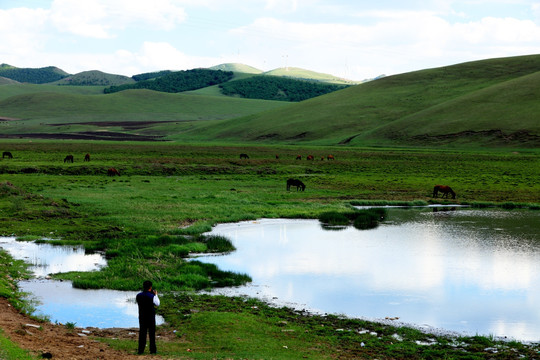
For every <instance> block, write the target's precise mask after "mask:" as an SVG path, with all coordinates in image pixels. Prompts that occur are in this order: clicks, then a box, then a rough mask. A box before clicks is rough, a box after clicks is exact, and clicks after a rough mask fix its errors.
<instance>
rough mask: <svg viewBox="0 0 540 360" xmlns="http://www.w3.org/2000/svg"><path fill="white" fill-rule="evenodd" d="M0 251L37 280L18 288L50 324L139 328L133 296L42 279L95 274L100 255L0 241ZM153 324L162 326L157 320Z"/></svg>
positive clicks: (78, 249) (99, 265) (7, 239)
mask: <svg viewBox="0 0 540 360" xmlns="http://www.w3.org/2000/svg"><path fill="white" fill-rule="evenodd" d="M0 247H2V248H4V249H5V250H6V251H7V252H8V253H9V254H10V255H11V256H12V257H14V258H15V259H21V260H25V261H26V262H28V263H30V264H31V265H32V266H31V268H30V269H31V270H32V272H33V273H34V275H36V276H38V277H41V279H34V280H30V281H20V282H19V284H18V285H19V287H20V288H21V290H22V291H24V292H28V293H30V294H31V298H32V299H35V300H37V301H38V304H37V305H36V309H37V313H38V314H42V315H46V316H47V317H48V318H49V319H50V320H51V321H52V322H59V323H63V324H65V323H68V322H71V323H75V324H76V325H77V326H78V327H97V328H110V327H123V328H126V327H138V326H139V320H138V310H137V304H136V303H135V295H136V294H137V293H136V292H133V291H115V290H104V289H103V290H82V289H76V288H73V287H72V285H71V282H70V281H52V280H45V279H43V277H45V276H47V275H48V274H52V273H58V272H68V271H94V270H98V269H99V268H101V267H102V266H105V265H106V264H107V263H106V260H105V258H104V257H103V256H102V255H99V254H85V253H84V249H83V248H82V247H73V246H53V245H50V244H36V243H34V242H21V241H15V238H0ZM156 321H157V323H158V324H162V323H163V322H164V321H163V318H162V317H161V316H157V317H156Z"/></svg>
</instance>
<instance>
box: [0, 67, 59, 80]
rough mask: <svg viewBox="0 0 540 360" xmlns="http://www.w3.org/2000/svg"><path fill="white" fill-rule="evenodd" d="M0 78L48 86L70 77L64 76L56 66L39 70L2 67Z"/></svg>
mask: <svg viewBox="0 0 540 360" xmlns="http://www.w3.org/2000/svg"><path fill="white" fill-rule="evenodd" d="M0 76H2V77H5V78H8V79H11V80H15V81H18V82H23V83H30V84H46V83H50V82H53V81H58V80H61V79H63V78H65V77H66V76H68V75H67V74H62V73H61V72H59V71H58V68H56V67H54V66H49V67H44V68H39V69H32V68H15V67H0Z"/></svg>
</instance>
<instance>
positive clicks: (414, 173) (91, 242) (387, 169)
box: [0, 141, 540, 359]
mask: <svg viewBox="0 0 540 360" xmlns="http://www.w3.org/2000/svg"><path fill="white" fill-rule="evenodd" d="M0 146H1V148H2V151H11V152H12V154H13V159H8V158H3V159H1V160H0V233H1V234H2V235H16V236H19V237H22V238H24V239H36V238H48V239H52V240H50V241H52V242H53V243H58V244H83V245H84V246H85V247H86V249H87V251H104V252H105V254H106V256H107V258H108V266H107V267H106V268H105V269H103V270H102V271H99V272H93V273H68V274H57V275H55V276H56V277H58V278H63V279H70V280H73V281H74V286H77V287H81V288H105V287H107V288H114V289H122V290H137V289H138V288H139V286H140V282H141V279H146V278H149V279H151V280H152V281H153V282H154V283H155V284H156V288H159V289H160V290H161V291H163V292H165V294H167V295H166V296H164V297H163V298H164V299H165V301H164V306H163V307H162V308H161V310H160V311H161V312H162V313H163V315H164V316H165V317H166V319H167V322H168V323H169V324H170V325H169V326H171V331H172V330H173V327H176V328H177V329H180V330H179V332H178V334H177V335H178V339H179V342H178V343H176V342H175V343H171V344H162V347H161V348H162V349H163V354H164V355H171V356H177V357H180V358H201V359H210V358H238V357H241V358H270V357H273V358H302V357H305V356H307V357H308V358H335V357H341V358H374V357H376V358H380V359H385V358H404V357H412V358H414V357H416V358H441V357H444V356H446V357H447V358H471V359H472V358H487V357H496V358H514V357H512V356H511V355H512V354H515V353H516V351H517V353H519V354H521V355H525V356H526V357H529V358H533V357H532V356H531V354H534V351H538V350H537V349H536V350H534V349H535V347H527V346H524V345H522V344H512V345H502V344H500V343H496V342H494V341H493V339H486V338H478V339H471V340H467V341H466V343H467V344H469V345H466V346H465V345H463V346H462V345H456V344H454V343H453V342H454V340H448V339H447V340H444V339H434V341H431V340H429V339H427V337H426V335H423V334H420V333H417V332H414V331H413V332H412V333H410V331H411V330H410V329H408V330H407V329H393V328H386V327H383V326H380V325H376V324H367V323H360V322H358V323H349V322H348V321H349V320H347V319H339V318H337V317H312V316H305V314H296V313H294V312H291V311H290V310H287V309H281V310H277V309H273V308H270V307H267V306H265V305H264V304H261V303H254V302H252V300H247V299H228V298H221V297H210V298H207V297H204V296H199V295H191V296H187V295H186V296H187V297H186V296H184V295H178V296H172V293H173V292H177V291H184V292H185V291H188V292H191V291H193V290H199V289H206V288H211V287H215V286H230V285H237V284H242V283H245V282H247V281H249V274H233V273H228V272H222V271H220V270H219V269H217V268H215V267H214V266H209V265H207V264H202V263H198V262H189V263H187V262H186V261H185V258H186V256H187V255H188V254H189V253H194V252H197V253H198V252H224V251H231V250H233V248H232V245H231V244H230V242H228V241H227V239H220V238H212V237H207V236H203V235H201V234H202V233H203V232H205V231H208V230H210V229H211V226H212V225H215V224H217V223H221V222H235V221H240V220H252V219H257V218H263V217H271V218H277V217H288V218H318V217H319V216H321V215H325V214H326V215H328V214H335V213H343V214H348V213H350V212H351V210H352V207H351V204H361V203H375V204H382V203H430V202H441V201H444V202H446V201H451V202H453V203H461V204H464V203H466V204H476V205H478V206H488V205H504V206H505V207H518V206H519V207H528V208H531V209H538V207H539V206H538V204H540V184H538V181H537V180H538V169H539V168H540V153H538V152H535V151H527V152H521V151H492V152H488V151H478V152H472V151H457V150H456V151H437V150H418V149H358V148H342V147H339V148H317V147H310V148H299V147H292V146H290V147H288V146H264V147H263V146H261V147H257V146H240V145H239V146H230V145H228V146H225V145H224V146H215V145H213V146H210V145H208V146H207V145H200V144H198V145H172V144H154V143H152V144H134V143H120V144H119V143H98V142H88V143H83V142H60V143H59V142H47V141H43V142H27V141H25V142H22V141H20V142H19V141H6V142H1V143H0ZM86 153H89V154H90V155H91V161H89V162H84V161H83V158H84V155H85V154H86ZM240 153H246V154H248V156H249V159H240V157H239V155H240ZM68 154H73V155H74V158H75V161H74V163H64V162H63V159H64V158H65V157H66V155H68ZM329 154H332V155H334V157H335V160H330V161H329V160H327V156H328V155H329ZM276 155H278V156H277V157H278V158H276ZM298 155H301V156H302V160H296V157H297V156H298ZM307 155H313V156H314V158H315V160H313V161H307V160H305V159H306V157H307ZM321 157H323V158H324V160H321ZM110 167H114V168H116V169H118V171H119V172H120V174H121V176H119V177H109V176H107V169H108V168H110ZM288 178H296V179H300V180H301V181H303V182H304V183H305V184H306V190H305V191H304V192H301V191H287V190H286V180H287V179H288ZM436 184H446V185H450V186H451V187H452V188H453V189H454V191H456V193H457V198H456V199H455V200H442V199H433V198H432V197H431V195H432V191H433V186H434V185H436ZM294 190H296V189H294ZM2 261H3V263H4V262H6V261H8V260H4V259H3V260H2ZM0 286H1V289H0V295H1V296H11V295H10V294H12V293H13V289H12V288H11V287H9V285H6V284H4V283H2V284H0ZM2 291H3V292H2ZM190 299H191V300H190ZM329 319H330V320H331V321H330V320H329ZM327 321H330V323H331V324H332V325H331V326H330V323H328V322H327ZM311 322H313V323H311ZM314 324H317V325H314ZM321 324H323V325H324V326H320V325H321ZM318 326H320V328H319V327H318ZM377 329H379V330H377ZM364 330H367V332H364ZM402 331H405V332H407V334H403V333H402ZM372 332H376V333H377V334H378V335H377V336H375V335H369V333H372ZM366 334H367V335H366ZM382 334H384V335H382ZM395 334H397V335H396V336H394V335H395ZM220 339H221V340H220ZM399 339H403V340H399ZM417 341H419V343H420V344H421V345H419V343H417ZM426 341H428V342H430V343H431V345H429V346H426V345H422V344H424V343H425V342H426ZM460 342H461V340H459V341H458V343H460ZM362 343H363V344H364V346H362ZM114 344H115V346H118V347H120V348H122V347H125V348H126V349H128V350H129V349H134V348H135V347H134V346H133V343H132V342H129V341H128V342H122V341H117V342H114ZM435 344H438V345H435ZM505 346H506V347H505ZM490 347H495V348H496V349H498V350H497V353H496V354H495V353H494V352H493V351H486V350H485V349H486V348H490ZM188 349H190V350H191V351H189V352H188ZM194 349H196V351H193V350H194ZM278 351H279V353H278ZM187 353H189V354H187ZM281 353H282V354H283V355H279V354H281ZM414 354H416V355H414ZM445 354H446V355H445ZM503 354H506V355H503ZM280 356H282V357H280Z"/></svg>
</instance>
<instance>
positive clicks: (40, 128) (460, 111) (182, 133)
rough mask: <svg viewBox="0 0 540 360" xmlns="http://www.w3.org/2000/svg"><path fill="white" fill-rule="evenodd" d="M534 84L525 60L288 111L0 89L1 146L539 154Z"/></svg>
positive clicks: (381, 84)
mask: <svg viewBox="0 0 540 360" xmlns="http://www.w3.org/2000/svg"><path fill="white" fill-rule="evenodd" d="M242 77H244V78H246V77H247V78H249V77H264V75H254V74H246V73H235V78H242ZM539 83H540V55H529V56H519V57H511V58H499V59H489V60H483V61H475V62H468V63H463V64H457V65H452V66H445V67H440V68H435V69H426V70H421V71H415V72H410V73H406V74H399V75H394V76H387V77H383V78H380V79H377V80H374V81H370V82H367V83H363V84H360V85H356V86H351V87H348V88H346V89H344V90H339V91H335V92H332V93H330V94H327V95H322V96H318V97H316V98H312V99H309V100H305V101H302V102H299V103H293V104H291V103H286V102H278V101H266V100H248V99H241V98H236V97H226V96H223V95H221V94H219V89H218V88H217V86H210V87H207V88H204V89H200V90H197V91H192V92H184V93H179V94H169V93H161V92H155V91H149V90H128V91H123V92H121V93H115V94H111V95H96V94H97V93H99V92H100V91H101V90H102V89H103V87H98V86H96V87H90V86H54V85H49V84H46V85H31V84H12V85H10V84H6V85H2V86H0V117H3V118H9V119H20V120H16V121H10V122H9V124H7V126H4V127H3V128H2V130H1V131H0V136H4V137H5V136H12V137H27V136H29V137H40V136H41V137H46V135H43V134H57V135H55V136H58V137H62V136H63V137H70V138H77V137H76V136H83V135H84V134H86V135H88V134H90V135H88V136H90V138H110V139H112V138H113V137H112V136H111V137H107V136H108V135H110V134H113V133H114V134H117V135H118V137H119V138H121V137H122V134H127V135H129V136H131V138H130V139H134V138H136V137H137V136H146V137H148V138H147V139H155V138H159V139H167V140H177V141H220V142H236V143H238V142H271V143H284V144H312V145H338V144H341V145H352V146H364V145H375V146H422V145H428V146H438V145H442V144H447V145H449V146H484V145H488V146H514V147H529V148H531V147H533V148H537V147H539V146H540V121H538V115H537V114H538V113H539V111H540V101H539V100H540V86H539V85H538V84H539ZM98 132H100V134H101V135H100V136H101V137H96V136H95V134H96V133H98ZM28 134H31V135H28ZM86 135H84V136H86Z"/></svg>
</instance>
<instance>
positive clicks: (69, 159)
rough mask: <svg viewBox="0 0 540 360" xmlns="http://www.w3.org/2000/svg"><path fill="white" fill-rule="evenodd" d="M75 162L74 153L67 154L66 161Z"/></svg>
mask: <svg viewBox="0 0 540 360" xmlns="http://www.w3.org/2000/svg"><path fill="white" fill-rule="evenodd" d="M67 162H68V163H69V162H70V163H73V155H68V156H66V158H65V159H64V163H67Z"/></svg>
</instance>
